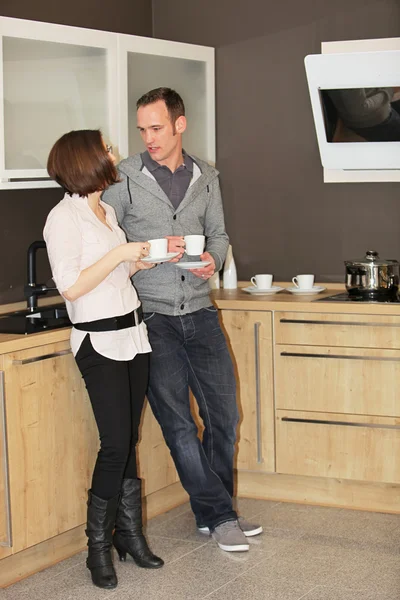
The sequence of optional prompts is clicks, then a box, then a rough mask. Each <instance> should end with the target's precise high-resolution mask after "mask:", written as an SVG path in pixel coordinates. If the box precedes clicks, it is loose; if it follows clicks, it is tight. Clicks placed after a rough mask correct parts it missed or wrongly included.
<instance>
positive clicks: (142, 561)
mask: <svg viewBox="0 0 400 600" xmlns="http://www.w3.org/2000/svg"><path fill="white" fill-rule="evenodd" d="M113 543H114V547H115V549H116V551H117V552H118V555H119V560H122V561H125V560H126V555H127V554H129V555H130V556H132V558H133V560H134V561H135V562H136V564H137V565H138V566H139V567H143V568H145V569H159V568H160V567H162V566H163V564H164V561H163V560H162V559H161V558H159V557H158V556H155V555H154V554H153V553H152V551H151V550H150V548H149V547H148V545H147V541H146V538H145V537H144V535H143V530H142V494H141V481H140V479H124V480H123V482H122V489H121V501H120V504H119V507H118V511H117V518H116V520H115V532H114V537H113Z"/></svg>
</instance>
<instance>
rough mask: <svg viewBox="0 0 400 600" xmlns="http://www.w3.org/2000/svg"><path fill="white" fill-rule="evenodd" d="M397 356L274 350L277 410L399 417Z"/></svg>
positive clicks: (349, 350)
mask: <svg viewBox="0 0 400 600" xmlns="http://www.w3.org/2000/svg"><path fill="white" fill-rule="evenodd" d="M399 379H400V352H399V351H398V350H376V349H372V348H368V349H367V348H338V347H336V348H333V347H331V346H282V345H277V346H276V347H275V387H276V389H275V402H276V407H277V408H285V409H292V410H311V411H313V410H316V411H327V412H330V411H334V412H342V413H350V414H353V413H354V414H369V415H383V416H385V415H386V416H400V396H399V392H398V388H397V384H396V382H398V381H399Z"/></svg>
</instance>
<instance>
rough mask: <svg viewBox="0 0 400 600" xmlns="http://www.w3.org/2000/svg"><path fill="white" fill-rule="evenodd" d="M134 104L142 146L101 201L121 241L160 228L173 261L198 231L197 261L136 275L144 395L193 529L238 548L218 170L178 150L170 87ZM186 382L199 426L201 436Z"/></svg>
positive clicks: (180, 119) (180, 112)
mask: <svg viewBox="0 0 400 600" xmlns="http://www.w3.org/2000/svg"><path fill="white" fill-rule="evenodd" d="M137 109H138V110H137V124H138V129H139V132H140V135H141V136H142V139H143V142H144V144H145V146H146V151H145V152H143V153H142V154H137V155H135V156H132V157H130V158H128V159H126V160H123V161H122V162H121V163H120V165H119V172H120V177H121V181H120V183H118V184H116V185H114V186H112V187H111V188H109V190H107V191H106V192H105V193H104V196H103V199H104V201H105V202H108V203H109V204H111V205H112V206H113V207H114V208H115V210H116V213H117V217H118V220H119V222H120V224H121V226H122V227H123V229H124V230H125V232H126V235H127V237H128V239H129V241H133V240H149V239H156V238H163V237H167V238H168V240H169V247H168V250H169V252H174V251H177V252H179V255H178V256H177V257H176V259H175V262H176V261H178V260H180V259H182V257H183V254H184V240H183V236H184V235H189V234H201V235H205V236H206V251H205V252H204V253H203V254H202V255H201V257H200V258H201V261H202V262H204V263H205V266H204V267H202V268H200V269H193V270H190V271H187V270H185V271H184V270H181V269H179V268H178V267H177V266H176V265H175V264H173V262H165V263H163V264H160V265H158V266H157V268H155V269H150V270H148V271H142V272H141V273H138V274H137V275H135V277H134V283H135V287H136V289H137V290H138V293H139V296H140V299H141V301H142V304H143V310H144V319H145V321H146V324H147V327H148V332H149V338H150V343H151V346H152V356H151V365H150V382H149V389H148V398H149V402H150V405H151V407H152V410H153V412H154V415H155V417H156V418H157V420H158V422H159V423H160V426H161V428H162V431H163V434H164V437H165V440H166V442H167V444H168V447H169V449H170V451H171V455H172V457H173V459H174V462H175V465H176V468H177V471H178V473H179V476H180V479H181V482H182V485H183V487H184V488H185V489H186V491H187V492H188V494H189V496H190V502H191V506H192V509H193V512H194V514H195V517H196V523H197V526H198V528H199V530H200V531H201V532H203V533H209V532H211V533H212V536H213V537H214V539H215V540H216V541H217V543H218V545H219V547H220V548H222V549H223V550H226V551H245V550H248V549H249V544H248V541H247V538H246V536H247V537H248V536H251V535H256V534H258V533H261V531H262V528H261V527H259V526H257V525H253V524H251V523H248V522H247V521H245V520H244V519H242V518H239V520H238V517H237V514H236V512H235V511H234V510H233V507H232V495H233V455H234V444H235V439H236V427H237V423H238V410H237V405H236V388H235V377H234V371H233V365H232V361H231V358H230V355H229V352H228V348H227V344H226V340H225V337H224V334H223V332H222V330H221V327H220V325H219V322H218V314H217V310H216V309H215V308H214V307H213V305H212V303H211V301H210V298H209V286H208V282H207V280H208V279H209V278H210V277H211V276H212V275H213V274H214V272H215V271H219V270H220V269H221V267H222V265H223V262H224V259H225V255H226V252H227V248H228V243H229V240H228V236H227V234H226V232H225V225H224V216H223V209H222V202H221V194H220V188H219V181H218V172H217V171H216V170H215V169H213V168H212V167H210V166H209V165H208V164H207V163H205V162H203V161H201V160H199V159H197V158H195V157H192V156H190V155H189V154H187V153H186V152H185V151H183V149H182V134H183V132H184V131H185V129H186V118H185V108H184V104H183V101H182V99H181V97H180V96H179V94H177V93H176V92H175V91H174V90H171V89H170V88H158V89H156V90H152V91H150V92H148V93H147V94H145V95H144V96H142V97H141V98H140V99H139V100H138V102H137ZM183 260H186V261H187V260H188V258H187V255H185V256H184V258H183ZM208 263H209V264H208ZM189 388H190V389H191V390H192V392H193V394H194V396H195V398H196V401H197V403H198V406H199V412H200V415H201V418H202V419H203V422H204V426H205V429H204V434H203V441H202V442H200V440H199V439H198V437H197V427H196V425H195V423H194V421H193V418H192V415H191V413H190V405H189Z"/></svg>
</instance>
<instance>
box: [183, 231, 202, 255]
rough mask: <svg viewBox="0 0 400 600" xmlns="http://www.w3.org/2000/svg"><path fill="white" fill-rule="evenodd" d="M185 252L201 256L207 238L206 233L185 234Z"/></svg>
mask: <svg viewBox="0 0 400 600" xmlns="http://www.w3.org/2000/svg"><path fill="white" fill-rule="evenodd" d="M183 239H184V240H185V252H186V254H189V256H200V254H203V250H204V244H205V241H206V238H205V236H204V235H185V237H184V238H183Z"/></svg>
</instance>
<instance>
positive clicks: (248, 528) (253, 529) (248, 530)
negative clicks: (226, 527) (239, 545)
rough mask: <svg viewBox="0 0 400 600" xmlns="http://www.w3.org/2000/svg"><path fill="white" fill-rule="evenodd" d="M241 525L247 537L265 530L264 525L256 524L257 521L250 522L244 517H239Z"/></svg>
mask: <svg viewBox="0 0 400 600" xmlns="http://www.w3.org/2000/svg"><path fill="white" fill-rule="evenodd" d="M238 521H239V527H240V529H241V530H242V531H243V533H244V535H245V536H246V537H253V535H259V534H260V533H262V532H263V528H262V525H256V524H255V523H250V521H247V520H246V519H244V518H243V517H239V518H238Z"/></svg>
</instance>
